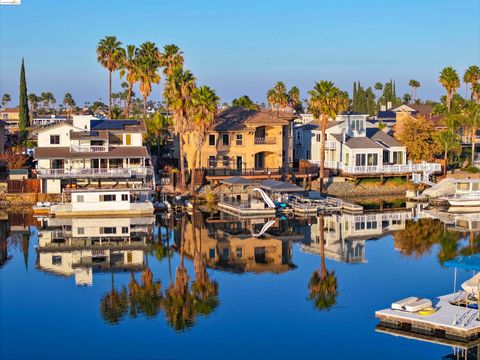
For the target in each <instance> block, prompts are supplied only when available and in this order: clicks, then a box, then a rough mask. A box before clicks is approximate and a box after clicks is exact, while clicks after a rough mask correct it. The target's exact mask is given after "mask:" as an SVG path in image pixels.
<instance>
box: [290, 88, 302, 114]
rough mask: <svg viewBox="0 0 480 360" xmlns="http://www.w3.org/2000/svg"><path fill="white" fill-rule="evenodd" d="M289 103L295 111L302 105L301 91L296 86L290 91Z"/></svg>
mask: <svg viewBox="0 0 480 360" xmlns="http://www.w3.org/2000/svg"><path fill="white" fill-rule="evenodd" d="M288 102H289V103H290V105H291V106H292V108H293V109H294V110H296V109H297V108H298V106H299V105H300V104H301V100H300V90H299V89H298V87H296V86H292V88H291V89H290V91H289V92H288Z"/></svg>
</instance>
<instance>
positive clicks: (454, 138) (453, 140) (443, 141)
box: [435, 128, 462, 177]
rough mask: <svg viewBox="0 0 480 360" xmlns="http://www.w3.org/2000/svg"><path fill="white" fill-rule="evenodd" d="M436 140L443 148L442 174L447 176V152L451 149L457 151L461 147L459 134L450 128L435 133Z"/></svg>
mask: <svg viewBox="0 0 480 360" xmlns="http://www.w3.org/2000/svg"><path fill="white" fill-rule="evenodd" d="M435 136H436V140H437V142H438V144H439V145H440V146H441V147H442V149H443V150H444V157H443V160H444V162H445V166H444V168H443V176H444V177H446V176H447V166H448V153H449V152H452V151H457V152H458V150H460V151H461V149H462V146H461V144H460V140H459V136H458V134H456V133H455V131H454V130H453V129H451V128H449V129H446V130H443V131H440V132H437V133H435Z"/></svg>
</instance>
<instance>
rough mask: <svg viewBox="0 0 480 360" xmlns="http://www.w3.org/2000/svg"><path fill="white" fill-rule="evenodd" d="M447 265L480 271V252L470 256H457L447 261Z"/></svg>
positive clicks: (445, 264)
mask: <svg viewBox="0 0 480 360" xmlns="http://www.w3.org/2000/svg"><path fill="white" fill-rule="evenodd" d="M443 265H444V266H446V267H450V268H459V269H466V270H476V271H480V253H478V254H474V255H470V256H457V257H456V258H454V259H452V260H448V261H446V262H445V263H444V264H443Z"/></svg>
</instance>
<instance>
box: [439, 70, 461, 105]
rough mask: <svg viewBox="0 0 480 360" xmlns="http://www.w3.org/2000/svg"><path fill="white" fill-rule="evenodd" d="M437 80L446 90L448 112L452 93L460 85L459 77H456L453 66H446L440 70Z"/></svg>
mask: <svg viewBox="0 0 480 360" xmlns="http://www.w3.org/2000/svg"><path fill="white" fill-rule="evenodd" d="M438 81H439V82H440V84H442V86H443V87H444V88H445V91H446V92H447V110H448V112H450V103H451V101H452V97H453V95H454V94H455V92H456V91H457V88H458V87H459V86H460V78H459V77H458V74H457V71H456V70H455V69H454V68H453V67H451V66H447V67H445V68H443V70H442V71H441V72H440V76H439V78H438Z"/></svg>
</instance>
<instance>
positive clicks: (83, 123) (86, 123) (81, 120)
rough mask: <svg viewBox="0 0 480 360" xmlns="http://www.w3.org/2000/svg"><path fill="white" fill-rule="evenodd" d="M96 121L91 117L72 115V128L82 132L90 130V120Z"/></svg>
mask: <svg viewBox="0 0 480 360" xmlns="http://www.w3.org/2000/svg"><path fill="white" fill-rule="evenodd" d="M92 119H96V117H94V116H92V115H74V116H73V117H72V120H73V126H75V127H76V128H78V129H82V130H90V120H92Z"/></svg>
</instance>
